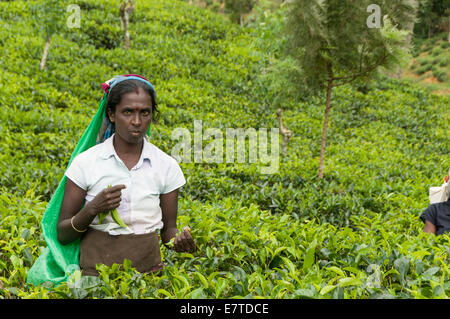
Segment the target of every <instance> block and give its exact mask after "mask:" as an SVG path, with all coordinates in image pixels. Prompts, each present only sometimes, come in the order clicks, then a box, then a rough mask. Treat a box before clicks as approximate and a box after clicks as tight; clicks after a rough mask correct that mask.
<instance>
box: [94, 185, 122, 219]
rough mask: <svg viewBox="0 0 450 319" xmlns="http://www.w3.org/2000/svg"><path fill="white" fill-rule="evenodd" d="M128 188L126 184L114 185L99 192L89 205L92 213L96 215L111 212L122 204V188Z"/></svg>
mask: <svg viewBox="0 0 450 319" xmlns="http://www.w3.org/2000/svg"><path fill="white" fill-rule="evenodd" d="M124 188H126V186H125V185H123V184H120V185H114V186H112V187H108V188H105V189H104V190H102V191H101V192H100V193H98V194H97V195H96V196H95V197H94V199H93V200H92V201H90V202H89V203H88V204H87V205H89V206H90V211H91V213H92V214H93V215H94V216H96V215H97V214H99V213H103V212H109V211H111V210H113V209H115V208H117V207H119V206H120V201H121V200H122V189H124Z"/></svg>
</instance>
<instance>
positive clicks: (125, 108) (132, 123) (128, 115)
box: [108, 88, 152, 144]
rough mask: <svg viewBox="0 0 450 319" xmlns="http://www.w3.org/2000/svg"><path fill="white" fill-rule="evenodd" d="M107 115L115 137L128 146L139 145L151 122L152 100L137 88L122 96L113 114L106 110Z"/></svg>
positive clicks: (142, 90)
mask: <svg viewBox="0 0 450 319" xmlns="http://www.w3.org/2000/svg"><path fill="white" fill-rule="evenodd" d="M108 115H109V119H110V120H111V122H112V123H114V125H115V132H116V135H119V137H120V138H121V139H122V140H123V141H125V142H127V143H129V144H137V143H140V142H142V138H143V137H144V135H145V133H146V132H147V129H148V127H149V125H150V122H151V121H152V99H151V97H150V95H149V94H148V93H147V92H146V91H145V90H144V89H142V88H138V89H137V91H133V92H129V93H125V94H124V95H122V99H121V100H120V103H119V104H117V105H116V110H115V111H114V113H113V112H111V110H110V109H108Z"/></svg>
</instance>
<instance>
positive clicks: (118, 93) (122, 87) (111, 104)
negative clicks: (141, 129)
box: [106, 79, 159, 122]
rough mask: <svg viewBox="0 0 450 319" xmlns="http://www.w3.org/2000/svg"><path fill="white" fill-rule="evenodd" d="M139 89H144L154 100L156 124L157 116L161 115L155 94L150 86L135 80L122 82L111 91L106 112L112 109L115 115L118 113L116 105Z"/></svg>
mask: <svg viewBox="0 0 450 319" xmlns="http://www.w3.org/2000/svg"><path fill="white" fill-rule="evenodd" d="M138 88H141V89H143V90H144V91H145V92H147V93H148V95H149V96H150V98H151V100H152V114H153V116H152V122H156V121H157V118H158V117H159V116H157V115H159V110H158V109H157V107H156V106H157V105H156V98H155V92H154V91H153V90H152V89H151V87H150V86H149V85H148V84H146V83H144V82H142V81H139V80H135V79H131V80H125V81H122V82H120V83H119V84H117V85H116V86H114V87H113V88H112V89H111V90H110V92H109V95H108V101H107V102H106V112H108V109H110V110H111V112H113V113H114V112H115V111H116V105H117V104H119V103H120V101H121V100H122V96H123V95H124V94H127V93H130V92H135V91H136V90H137V89H138Z"/></svg>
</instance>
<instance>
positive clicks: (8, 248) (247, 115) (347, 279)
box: [0, 0, 450, 298]
mask: <svg viewBox="0 0 450 319" xmlns="http://www.w3.org/2000/svg"><path fill="white" fill-rule="evenodd" d="M42 3H43V1H11V2H0V49H1V51H2V52H3V54H2V56H1V58H0V63H1V67H2V72H1V73H0V110H1V111H0V172H1V174H0V185H1V186H0V187H1V190H2V192H1V193H0V214H1V215H0V217H1V218H0V247H1V251H0V297H1V298H234V297H237V298H244V297H247V298H448V295H449V293H450V278H449V274H450V273H449V268H448V262H449V253H450V251H449V250H450V241H449V240H450V237H449V236H448V235H442V236H438V237H436V236H434V235H430V234H426V233H423V231H422V230H423V223H422V222H421V221H420V220H419V215H420V213H421V212H422V211H423V210H424V209H425V208H426V207H427V205H428V196H427V194H428V187H430V186H435V185H440V184H441V183H442V178H443V176H444V175H445V173H446V172H447V171H448V168H449V167H450V162H449V158H448V154H449V153H450V146H449V138H448V132H449V129H450V127H449V119H450V118H449V115H448V114H449V112H448V111H449V105H450V103H449V102H450V101H449V98H448V97H447V96H436V95H433V94H431V93H430V92H428V91H426V90H424V89H422V88H420V87H418V86H416V85H412V84H408V83H404V82H402V81H399V80H392V79H388V78H385V77H382V76H380V77H379V78H377V79H376V81H374V82H372V83H370V84H367V85H365V87H364V90H362V89H361V87H358V86H357V85H355V86H350V85H347V86H343V87H339V88H337V89H336V90H335V91H334V92H333V94H334V95H335V98H334V100H333V101H334V102H333V103H334V104H333V106H332V111H331V113H332V114H331V120H330V125H329V139H328V147H327V155H326V156H327V157H326V166H325V178H324V179H323V180H320V181H319V180H317V177H316V176H317V169H318V162H319V161H318V158H319V147H320V146H319V145H320V144H319V143H320V136H321V129H322V118H323V107H324V96H320V95H319V96H315V97H306V96H303V97H301V98H299V99H294V98H293V95H292V96H286V97H285V98H283V99H282V101H283V105H282V108H283V110H284V112H283V123H284V124H285V125H286V126H287V127H288V128H289V129H290V130H291V131H292V132H293V137H292V139H291V141H290V144H289V147H288V152H287V155H286V157H284V158H282V157H281V156H280V162H279V170H278V171H277V172H276V173H274V174H269V175H264V174H261V172H260V165H259V164H245V163H244V164H237V163H214V164H211V163H180V166H181V167H182V169H183V172H184V174H185V176H186V179H187V184H186V185H185V186H184V187H183V188H182V190H181V193H180V202H179V220H178V223H179V226H180V227H182V226H185V225H190V226H191V229H192V234H193V236H194V237H195V240H196V242H197V245H198V247H199V249H198V251H196V252H193V253H181V254H180V253H175V252H174V251H171V250H168V249H166V248H165V247H164V246H162V245H161V249H162V255H163V259H164V262H165V263H166V265H167V267H166V268H165V269H164V270H163V271H162V273H161V274H160V275H159V276H156V275H152V274H140V273H138V272H136V271H135V270H134V269H133V268H132V267H131V265H130V264H129V263H128V262H125V263H124V265H122V266H119V265H114V266H112V267H106V266H99V271H100V276H99V277H98V278H93V277H80V273H79V272H75V273H74V274H73V275H72V276H71V278H70V280H69V281H68V282H67V283H63V284H61V285H59V286H52V285H50V284H43V285H40V286H38V287H34V286H31V285H28V284H26V273H27V271H28V270H29V268H30V267H31V265H32V264H33V262H34V261H35V260H36V259H37V257H38V256H39V254H40V252H41V251H42V250H43V249H44V247H45V246H46V243H45V241H44V238H43V235H42V230H41V228H40V221H41V219H42V215H43V213H44V211H45V207H46V205H47V203H48V201H49V200H50V198H51V195H52V193H53V192H54V190H55V189H56V186H57V185H58V182H59V181H60V179H61V178H62V176H63V174H64V170H65V168H66V166H67V163H68V160H69V157H70V155H71V152H72V150H73V149H74V147H75V145H76V143H77V141H78V139H79V138H80V137H81V135H82V133H83V132H84V129H85V127H86V126H87V125H88V124H89V121H90V119H91V118H92V116H93V114H94V113H95V111H96V108H97V105H98V102H99V100H100V97H101V93H102V91H101V86H100V85H101V83H102V82H104V81H105V80H107V79H110V78H111V77H113V76H114V75H117V74H124V73H138V74H143V75H145V76H146V77H148V78H149V79H150V80H151V81H152V83H153V84H154V85H155V87H156V90H157V92H158V103H159V109H160V111H161V118H160V121H159V123H158V124H155V125H152V128H151V141H152V142H153V143H154V144H155V145H157V146H158V147H160V148H161V149H162V150H164V151H166V152H167V153H169V154H170V152H171V150H172V148H173V147H174V145H175V144H176V141H175V140H172V139H171V133H172V131H173V129H175V128H178V127H184V128H187V129H188V130H189V131H190V132H191V133H193V121H194V120H202V121H203V129H204V130H205V129H206V128H219V129H220V130H225V129H226V128H249V127H250V128H255V129H259V128H272V127H278V123H277V118H276V114H275V112H276V109H277V107H278V105H276V103H272V102H273V99H272V98H269V97H273V96H275V95H276V93H277V92H274V91H271V90H273V89H274V87H275V88H276V87H277V86H273V85H272V83H270V81H271V79H272V78H271V77H265V76H262V75H264V74H263V73H264V72H267V70H268V68H269V65H270V63H271V59H270V57H269V55H270V53H268V52H266V51H265V50H264V49H263V47H262V46H261V45H260V44H261V39H260V38H258V36H260V33H258V30H255V29H254V28H240V27H238V26H237V25H235V24H232V23H230V22H229V21H228V20H227V19H226V18H224V17H222V16H220V15H217V14H215V13H212V12H210V11H208V10H204V9H201V8H197V7H193V6H189V5H188V4H186V3H184V2H182V1H162V0H152V1H140V2H137V3H136V9H135V12H134V13H133V14H132V16H131V21H130V34H131V48H130V49H129V50H124V49H122V47H121V46H122V43H121V41H122V40H121V32H120V21H119V20H118V10H117V8H118V6H119V1H106V0H101V1H93V0H83V1H81V0H80V1H76V3H77V4H79V5H80V8H81V10H82V21H81V28H80V29H68V28H64V29H62V30H60V32H58V34H56V35H55V36H54V38H53V42H52V45H51V47H50V53H49V57H48V61H47V65H46V69H45V70H44V71H40V70H39V62H40V58H41V52H42V50H43V45H44V39H43V38H42V37H41V35H39V33H38V32H37V31H36V28H34V26H36V23H38V22H36V21H35V20H34V19H33V16H32V14H31V6H32V5H40V4H42ZM106 30H109V31H108V32H106ZM110 31H111V32H110ZM276 37H277V35H276V33H272V34H271V33H266V38H265V40H267V41H271V39H273V40H274V41H275V40H277V41H278V40H279V39H275V38H276ZM255 43H256V44H255ZM363 91H364V92H363ZM280 101H281V100H280ZM204 143H206V142H204Z"/></svg>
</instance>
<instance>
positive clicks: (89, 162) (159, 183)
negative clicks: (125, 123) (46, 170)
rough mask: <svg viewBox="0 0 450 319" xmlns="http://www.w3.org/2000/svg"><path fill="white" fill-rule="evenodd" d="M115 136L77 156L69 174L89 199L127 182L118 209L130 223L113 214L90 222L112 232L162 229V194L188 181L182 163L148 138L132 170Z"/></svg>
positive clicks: (145, 231) (140, 231)
mask: <svg viewBox="0 0 450 319" xmlns="http://www.w3.org/2000/svg"><path fill="white" fill-rule="evenodd" d="M113 137H114V135H113V136H111V137H110V138H108V139H107V140H105V141H104V142H103V143H100V144H97V145H95V146H93V147H91V148H90V149H88V150H86V151H85V152H83V153H81V154H79V155H78V156H76V157H75V158H74V159H73V161H72V163H71V164H70V166H69V168H68V169H67V171H66V173H65V175H66V176H67V178H69V179H70V180H71V181H73V182H74V183H75V184H76V185H78V186H79V187H80V188H82V189H84V190H85V191H86V192H87V194H86V198H85V199H86V203H87V202H89V201H91V200H92V199H93V198H94V197H95V196H96V195H97V194H98V193H99V192H101V191H102V190H103V189H105V188H106V187H107V186H108V185H112V186H114V185H117V184H124V185H126V188H125V189H122V200H121V202H120V206H119V207H118V208H117V211H118V213H119V215H120V217H121V218H122V220H123V221H124V223H125V224H127V225H128V227H127V228H123V227H121V226H119V225H118V224H116V223H115V222H114V221H113V219H112V217H111V216H110V215H109V214H108V215H107V217H106V218H105V219H104V220H103V222H102V224H98V216H97V217H95V219H94V220H93V221H92V223H91V224H90V225H89V226H90V227H92V228H95V229H97V230H101V231H105V232H108V233H109V234H110V235H122V234H146V233H150V232H153V231H155V230H157V229H162V228H163V222H162V212H161V207H160V206H159V195H160V194H166V193H169V192H171V191H173V190H175V189H178V188H180V187H181V186H183V185H184V184H185V183H186V180H185V178H184V175H183V172H182V170H181V168H180V166H179V165H178V163H177V161H176V160H175V159H174V158H173V157H171V156H169V155H167V154H166V153H164V152H163V151H161V150H160V149H159V148H157V147H156V146H154V145H153V144H151V143H150V142H148V141H147V140H146V139H145V138H144V146H143V148H142V152H141V156H140V158H139V161H138V162H137V164H136V165H135V166H134V167H133V168H132V169H131V170H128V168H127V167H126V166H125V164H124V163H123V161H122V160H121V159H120V158H119V156H118V155H117V153H116V151H115V149H114V145H113Z"/></svg>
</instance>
